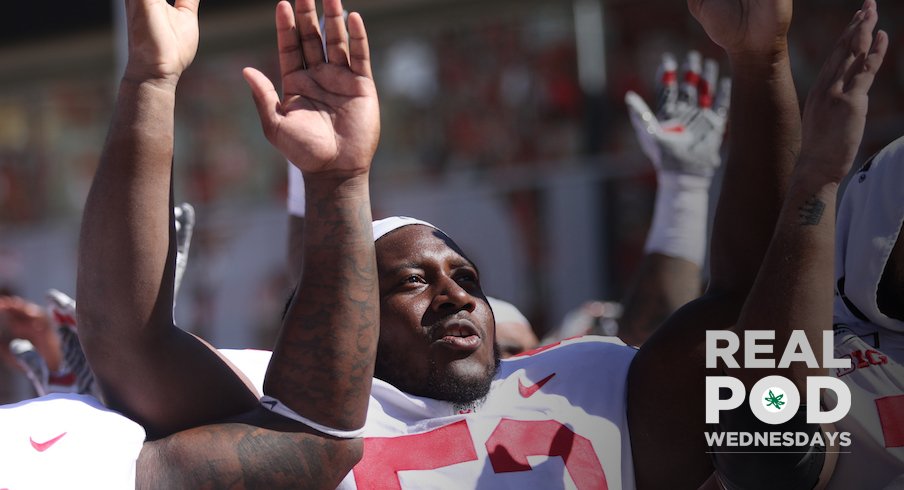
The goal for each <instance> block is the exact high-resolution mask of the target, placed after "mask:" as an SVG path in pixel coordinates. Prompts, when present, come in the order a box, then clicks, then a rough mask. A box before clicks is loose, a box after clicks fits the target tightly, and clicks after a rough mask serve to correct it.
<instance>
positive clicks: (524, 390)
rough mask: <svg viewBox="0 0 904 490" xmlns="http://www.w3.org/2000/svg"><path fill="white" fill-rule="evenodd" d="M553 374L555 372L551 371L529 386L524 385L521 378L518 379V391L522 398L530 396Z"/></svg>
mask: <svg viewBox="0 0 904 490" xmlns="http://www.w3.org/2000/svg"><path fill="white" fill-rule="evenodd" d="M555 375H556V373H552V374H550V375H549V376H547V377H545V378H543V379H541V380H540V381H537V382H536V383H534V384H532V385H530V386H524V383H523V382H522V381H521V379H518V393H520V394H521V396H523V397H524V398H530V397H531V396H532V395H533V394H534V393H536V392H537V391H538V390H539V389H540V388H542V387H543V385H545V384H546V383H547V382H548V381H549V380H551V379H552V377H553V376H555Z"/></svg>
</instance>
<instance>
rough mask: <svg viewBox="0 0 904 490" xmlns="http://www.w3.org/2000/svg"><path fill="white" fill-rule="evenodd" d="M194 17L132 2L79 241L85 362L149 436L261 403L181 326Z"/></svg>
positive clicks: (153, 0)
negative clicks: (183, 135) (177, 127)
mask: <svg viewBox="0 0 904 490" xmlns="http://www.w3.org/2000/svg"><path fill="white" fill-rule="evenodd" d="M197 8H198V2H197V1H194V2H192V1H188V0H180V1H177V2H176V5H175V7H171V6H169V5H167V4H166V2H164V1H162V0H159V1H157V0H131V1H128V2H127V15H128V18H129V61H128V64H127V68H126V71H125V75H124V76H123V79H122V82H121V84H120V89H119V93H118V96H117V100H116V106H115V109H114V115H113V120H112V122H111V124H110V129H109V132H108V136H107V141H106V144H105V146H104V150H103V153H102V156H101V162H100V165H99V166H98V170H97V173H96V174H95V178H94V181H93V183H92V187H91V191H90V193H89V195H88V199H87V202H86V204H85V212H84V217H83V222H82V229H81V238H80V244H79V269H78V284H77V301H78V316H79V318H78V322H79V333H80V336H81V341H82V344H83V346H84V349H85V354H86V357H87V359H88V361H89V362H90V364H91V367H92V369H93V370H94V372H95V374H96V376H97V379H98V382H99V384H100V386H101V388H102V390H103V392H104V396H105V400H106V402H107V403H108V404H109V405H110V406H111V407H112V408H115V409H117V410H120V411H122V412H123V413H124V414H126V415H128V416H129V417H131V418H133V419H135V420H136V421H138V422H139V423H141V424H142V425H144V426H145V428H146V429H147V431H148V433H149V435H150V436H151V437H158V436H161V435H166V434H169V433H171V432H174V431H176V430H180V429H184V428H186V427H191V426H194V425H198V424H199V423H205V422H210V421H213V420H217V419H221V418H223V417H225V416H227V415H232V414H235V413H242V412H245V411H247V410H249V409H251V408H253V407H254V406H255V404H256V402H257V400H256V398H255V396H254V395H253V394H252V393H251V392H250V391H249V390H248V389H247V388H246V387H245V385H244V383H242V382H241V380H239V379H238V378H237V377H236V376H235V375H234V374H233V373H232V371H231V369H230V368H229V367H228V366H227V365H226V364H225V363H223V362H221V361H220V360H219V358H218V357H217V355H216V354H215V353H214V352H213V351H211V350H210V349H209V348H208V347H207V346H206V345H204V344H203V343H201V342H199V341H198V340H197V339H195V338H194V337H193V336H191V335H189V334H187V333H185V332H183V331H182V330H180V329H178V328H176V327H175V326H174V325H173V316H172V301H173V278H174V263H175V241H174V234H175V229H174V225H173V222H172V215H171V213H172V208H173V202H172V201H173V200H172V181H171V178H172V159H173V119H174V104H175V92H176V84H177V82H178V79H179V76H180V75H181V73H182V71H183V70H184V69H185V68H186V67H187V66H188V64H189V63H190V62H191V60H192V58H193V56H194V51H195V49H196V47H197ZM189 373H190V375H188V374H189Z"/></svg>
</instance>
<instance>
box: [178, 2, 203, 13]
mask: <svg viewBox="0 0 904 490" xmlns="http://www.w3.org/2000/svg"><path fill="white" fill-rule="evenodd" d="M198 4H200V0H176V2H175V4H174V5H173V6H174V7H176V8H177V9H180V10H188V11H190V12H192V13H193V14H197V13H198Z"/></svg>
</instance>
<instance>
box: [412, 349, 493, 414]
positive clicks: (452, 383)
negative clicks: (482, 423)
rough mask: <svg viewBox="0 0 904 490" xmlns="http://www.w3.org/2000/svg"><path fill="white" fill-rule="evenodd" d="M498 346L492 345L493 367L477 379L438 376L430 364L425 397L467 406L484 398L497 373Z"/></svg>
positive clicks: (438, 373) (432, 363) (435, 368)
mask: <svg viewBox="0 0 904 490" xmlns="http://www.w3.org/2000/svg"><path fill="white" fill-rule="evenodd" d="M499 359H500V356H499V345H498V344H496V343H495V342H494V343H493V365H492V366H491V367H488V368H487V370H486V372H485V373H484V375H483V376H482V377H480V378H478V379H461V378H456V377H452V376H443V375H441V374H440V371H439V369H438V366H437V365H436V364H435V363H434V362H431V363H430V373H429V374H428V375H427V386H426V390H427V395H425V396H428V397H430V398H433V399H434V400H443V401H447V402H453V403H459V404H468V403H471V402H475V401H477V400H482V399H483V398H486V396H487V393H489V392H490V385H491V384H492V383H493V380H494V379H495V378H496V372H497V371H499Z"/></svg>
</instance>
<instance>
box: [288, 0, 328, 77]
mask: <svg viewBox="0 0 904 490" xmlns="http://www.w3.org/2000/svg"><path fill="white" fill-rule="evenodd" d="M295 23H296V25H297V26H298V37H299V39H300V40H301V51H302V53H303V55H304V61H305V66H306V67H307V68H309V69H310V68H314V67H316V66H317V65H320V64H322V63H323V62H324V61H326V58H325V57H324V54H323V39H322V38H321V36H320V22H319V21H318V20H317V7H316V5H315V1H314V0H296V2H295Z"/></svg>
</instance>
